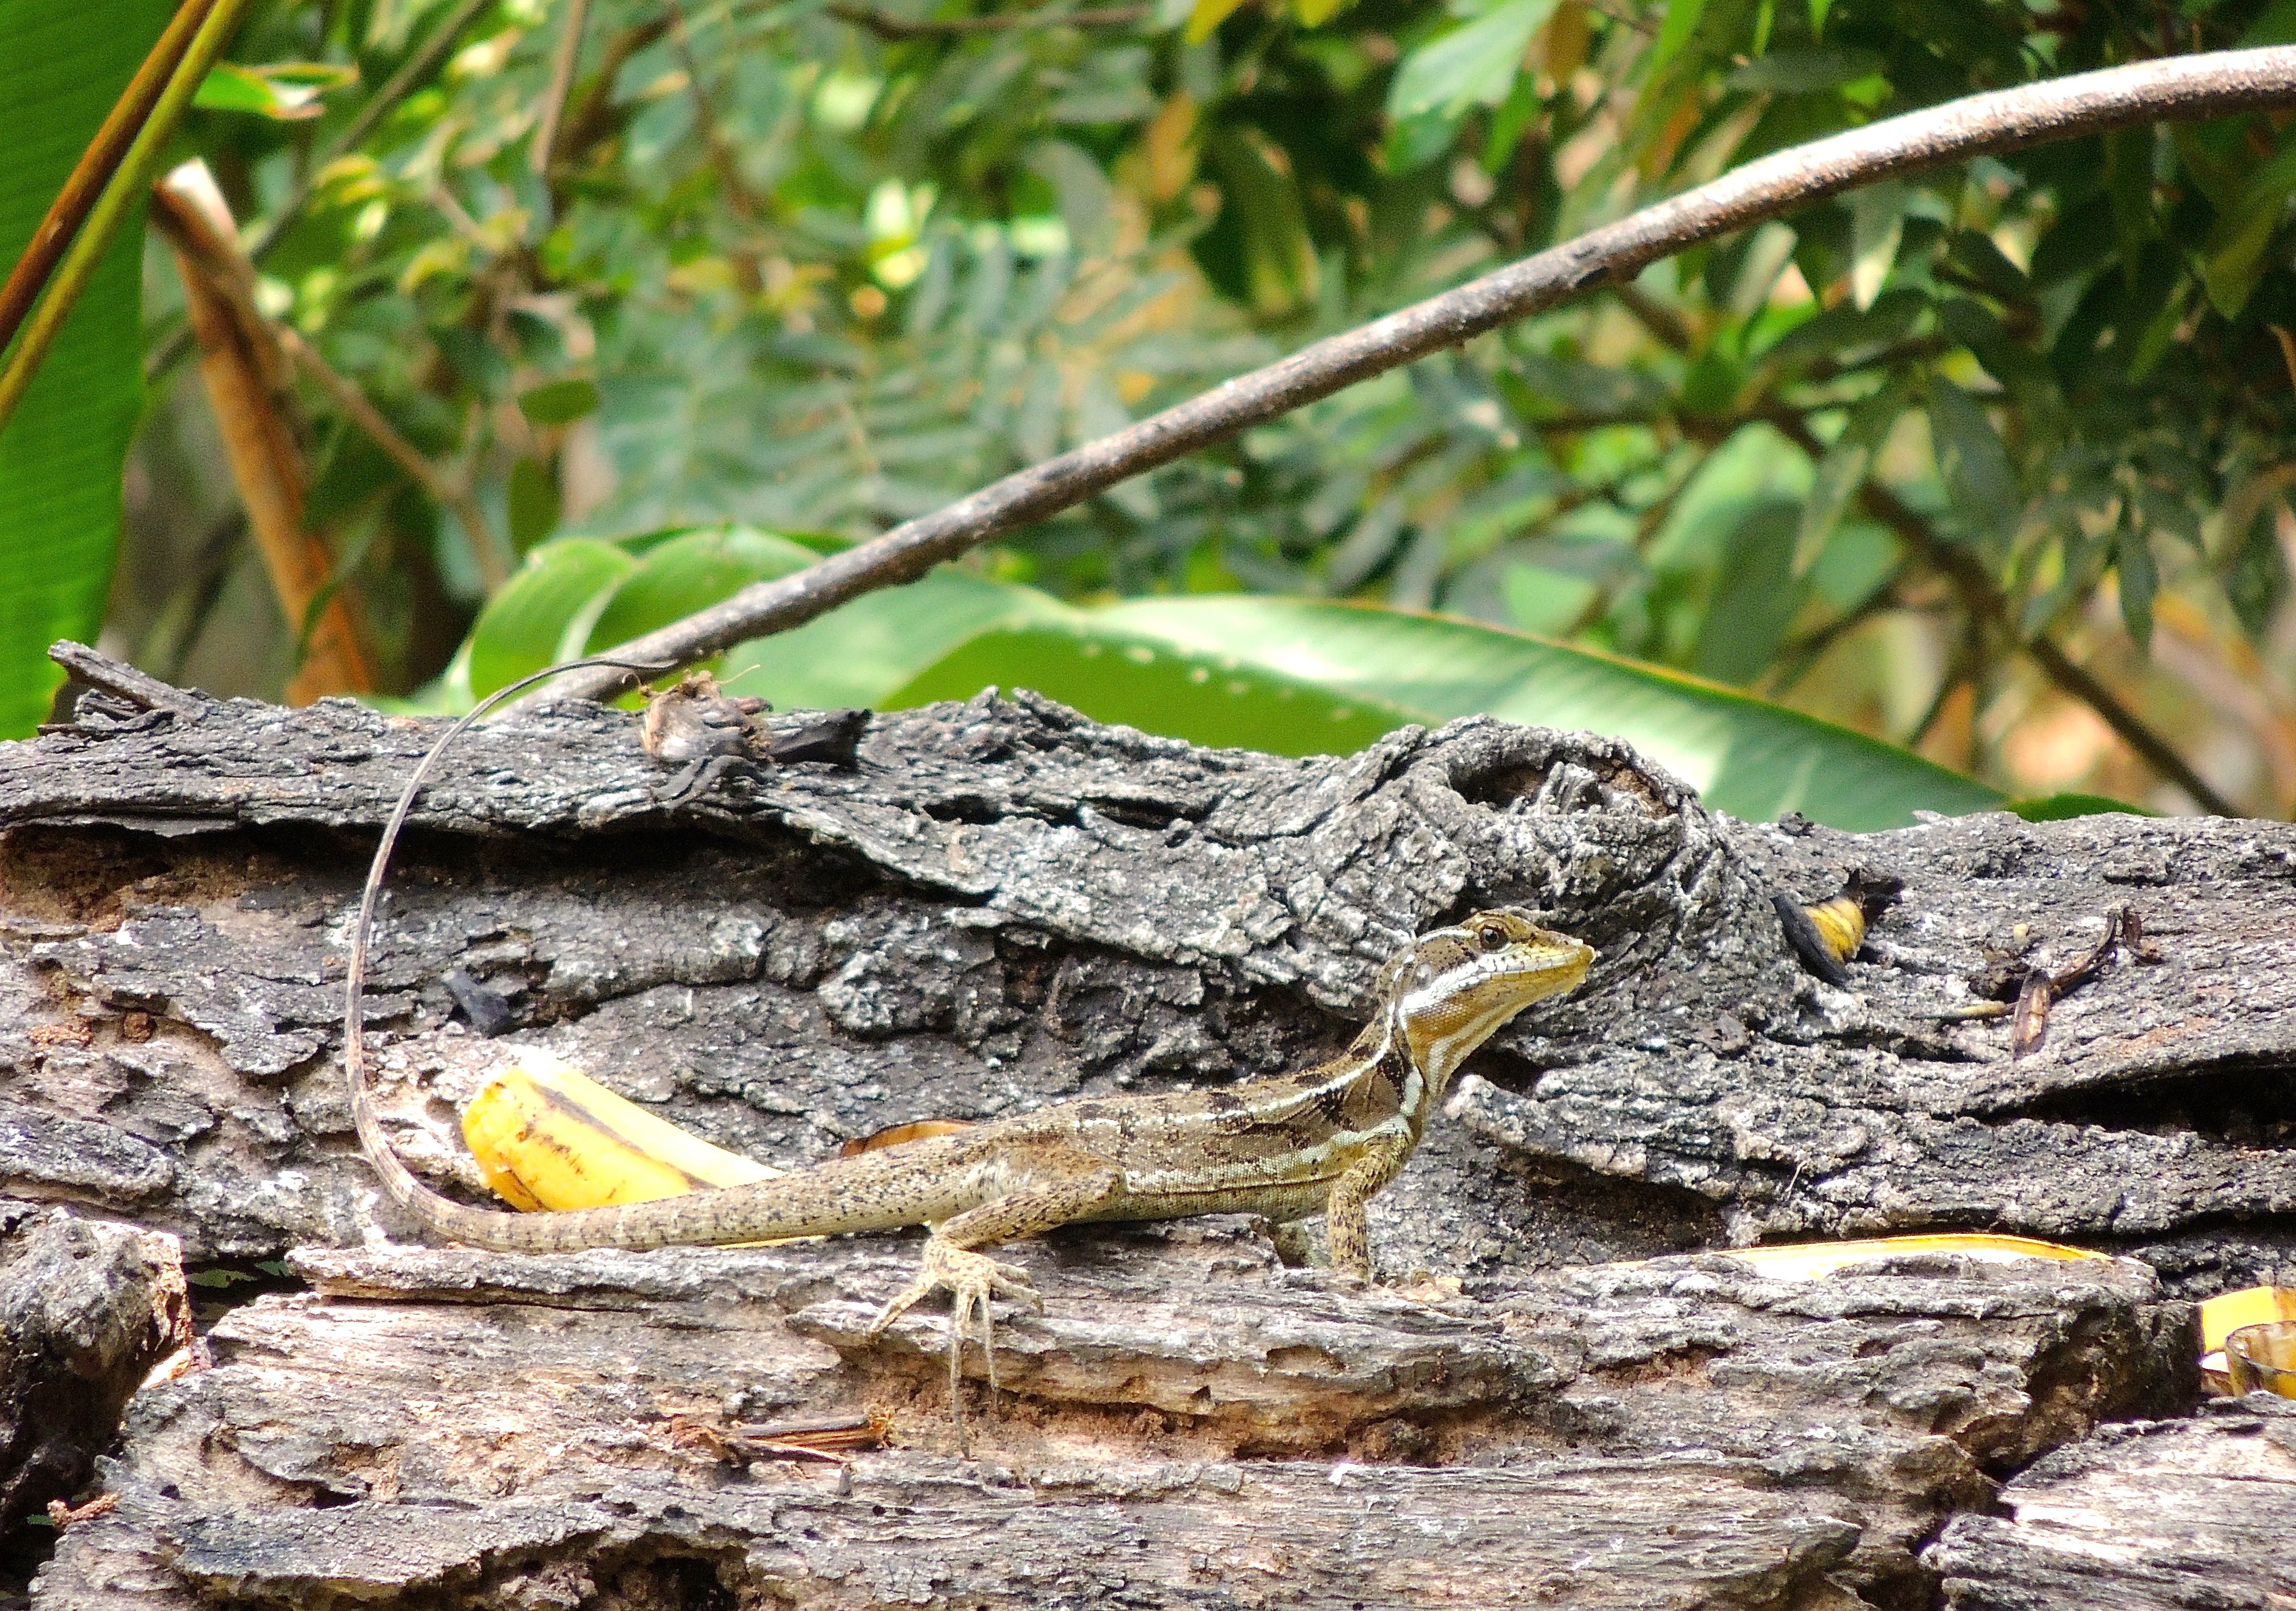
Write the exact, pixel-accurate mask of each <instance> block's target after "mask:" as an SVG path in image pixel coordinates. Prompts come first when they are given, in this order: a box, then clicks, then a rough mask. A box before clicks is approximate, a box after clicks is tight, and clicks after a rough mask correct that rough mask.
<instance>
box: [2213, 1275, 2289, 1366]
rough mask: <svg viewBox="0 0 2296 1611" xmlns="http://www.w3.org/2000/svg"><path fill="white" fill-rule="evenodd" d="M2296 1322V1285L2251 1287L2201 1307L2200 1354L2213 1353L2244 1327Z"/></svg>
mask: <svg viewBox="0 0 2296 1611" xmlns="http://www.w3.org/2000/svg"><path fill="white" fill-rule="evenodd" d="M2274 1320H2296V1286H2249V1287H2243V1289H2242V1290H2240V1291H2239V1292H2227V1293H2223V1294H2220V1295H2218V1296H2216V1297H2213V1298H2210V1299H2208V1300H2207V1301H2206V1302H2204V1303H2202V1305H2201V1352H2202V1353H2204V1354H2208V1353H2214V1352H2217V1351H2218V1349H2220V1348H2222V1347H2223V1346H2224V1344H2225V1339H2226V1337H2228V1336H2231V1335H2232V1334H2233V1333H2234V1332H2235V1331H2238V1330H2239V1329H2240V1328H2241V1327H2243V1326H2263V1325H2267V1324H2269V1323H2270V1322H2271V1321H2274Z"/></svg>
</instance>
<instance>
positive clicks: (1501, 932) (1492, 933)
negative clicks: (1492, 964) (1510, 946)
mask: <svg viewBox="0 0 2296 1611" xmlns="http://www.w3.org/2000/svg"><path fill="white" fill-rule="evenodd" d="M1475 938H1476V939H1478V940H1480V941H1482V942H1483V949H1485V950H1487V951H1495V950H1497V949H1499V948H1500V947H1501V946H1503V945H1505V943H1506V941H1507V937H1506V931H1505V929H1503V928H1501V927H1500V926H1499V925H1497V924H1496V923H1487V924H1485V925H1483V926H1482V929H1481V931H1480V933H1477V934H1476V936H1475Z"/></svg>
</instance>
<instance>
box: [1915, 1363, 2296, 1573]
mask: <svg viewBox="0 0 2296 1611" xmlns="http://www.w3.org/2000/svg"><path fill="white" fill-rule="evenodd" d="M2292 1515H2296V1403H2291V1402H2290V1401H2288V1400H2286V1399H2277V1398H2274V1397H2272V1396H2270V1395H2269V1394H2267V1393H2251V1395H2250V1396H2248V1397H2247V1398H2245V1399H2218V1400H2217V1401H2214V1402H2213V1403H2211V1404H2210V1405H2208V1406H2207V1408H2206V1409H2205V1410H2204V1411H2203V1412H2202V1415H2201V1416H2200V1417H2199V1418H2197V1419H2194V1420H2185V1421H2171V1422H2161V1423H2156V1424H2153V1425H2138V1426H2115V1427H2111V1428H2108V1429H2106V1430H2105V1431H2103V1433H2101V1434H2099V1435H2098V1436H2097V1437H2096V1438H2095V1439H2094V1440H2092V1441H2090V1442H2088V1443H2083V1444H2080V1445H2079V1446H2078V1447H2076V1448H2071V1449H2067V1450H2064V1451H2060V1452H2059V1453H2056V1454H2054V1455H2051V1456H2050V1457H2049V1458H2048V1459H2045V1460H2042V1461H2041V1462H2039V1463H2038V1465H2036V1466H2034V1467H2032V1468H2031V1469H2030V1470H2028V1471H2025V1472H2023V1473H2021V1474H2020V1475H2018V1477H2017V1478H2016V1480H2015V1481H2013V1482H2012V1483H2011V1484H2009V1485H2008V1486H2007V1487H2006V1488H2005V1489H2004V1490H2003V1492H2002V1494H2001V1503H2000V1506H1999V1508H1998V1513H1997V1514H1996V1515H1991V1516H1961V1517H1958V1518H1956V1520H1955V1521H1954V1523H1953V1524H1952V1525H1950V1526H1948V1528H1947V1529H1946V1531H1945V1535H1944V1536H1943V1537H1942V1538H1940V1539H1939V1541H1938V1542H1937V1544H1936V1545H1935V1546H1934V1547H1933V1548H1931V1549H1930V1550H1929V1551H1928V1554H1927V1557H1926V1561H1927V1564H1928V1565H1929V1566H1931V1568H1932V1569H1933V1570H1934V1571H1936V1572H1937V1573H1938V1574H1940V1576H1941V1577H1942V1579H1943V1583H1944V1590H1945V1603H1946V1605H1947V1606H1948V1607H1951V1608H1952V1611H2036V1608H2038V1607H2052V1606H2081V1607H2095V1611H2184V1608H2186V1607H2192V1608H2194V1611H2197V1608H2199V1607H2209V1608H2210V1611H2278V1608H2279V1607H2284V1606H2289V1605H2296V1526H2292V1525H2290V1518H2291V1516H2292Z"/></svg>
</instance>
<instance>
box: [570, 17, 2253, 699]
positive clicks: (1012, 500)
mask: <svg viewBox="0 0 2296 1611" xmlns="http://www.w3.org/2000/svg"><path fill="white" fill-rule="evenodd" d="M2290 104H2296V46H2274V47H2271V48H2267V49H2262V50H2247V51H2225V52H2219V53H2215V54H2210V55H2200V56H2185V57H2179V58H2175V59H2172V60H2167V61H2156V62H2141V63H2137V64H2134V65H2131V66H2127V67H2118V68H2112V69H2108V70H2104V71H2102V72H2094V73H2081V74H2076V75H2074V76H2071V77H2069V78H2058V79H2054V80H2051V81H2049V82H2047V83H2043V84H2033V85H2027V86H2022V87H2021V88H2017V89H2010V90H2000V91H1996V92H1994V93H1992V94H1989V95H1972V96H1970V97H1968V98H1966V99H1964V100H1960V101H1955V102H1951V103H1948V104H1946V105H1943V106H1936V107H1931V108H1928V109H1926V110H1924V111H1916V112H1909V113H1907V114H1906V115H1905V116H1903V117H1898V118H1892V119H1888V120H1887V121H1884V122H1881V123H1875V124H1871V125H1868V126H1867V127H1864V128H1858V129H1853V130H1850V131H1849V132H1847V133H1844V134H1840V135H1835V136H1831V137H1830V138H1827V139H1824V140H1819V141H1815V142H1813V143H1811V144H1808V145H1804V146H1799V147H1796V148H1794V149H1792V150H1790V151H1784V152H1776V153H1775V154H1773V155H1771V156H1768V157H1765V158H1763V159H1761V160H1758V161H1754V162H1750V163H1748V164H1747V165H1746V166H1745V167H1743V168H1739V169H1737V170H1736V171H1735V172H1733V173H1729V174H1726V175H1725V176H1723V177H1721V178H1719V179H1717V180H1715V181H1714V182H1713V183H1711V184H1709V185H1700V186H1699V187H1698V188H1696V189H1694V190H1691V191H1687V192H1685V193H1683V194H1681V195H1678V196H1676V197H1673V198H1672V199H1670V200H1669V201H1662V202H1660V203H1659V204H1658V205H1656V206H1654V207H1650V208H1645V209H1644V210H1642V211H1640V212H1637V213H1635V214H1633V215H1632V216H1631V217H1628V218H1622V219H1620V221H1619V222H1617V223H1615V224H1611V225H1607V226H1603V228H1600V229H1596V230H1593V231H1590V232H1589V233H1587V234H1584V235H1581V236H1580V237H1579V239H1577V240H1575V241H1571V242H1567V243H1565V244H1563V245H1561V246H1557V247H1554V248H1551V249H1549V250H1548V251H1542V252H1539V253H1538V254H1537V255H1536V256H1533V257H1530V258H1526V259H1522V260H1521V261H1520V262H1517V263H1513V264H1510V265H1508V266H1507V267H1504V268H1501V269H1498V270H1497V271H1496V272H1494V273H1492V274H1488V275H1484V276H1483V277H1482V278H1480V279H1478V280H1474V281H1472V282H1470V283H1469V284H1465V285H1463V286H1461V287H1459V288H1458V289H1457V290H1456V291H1451V292H1445V293H1444V294H1443V295H1441V296H1438V297H1433V298H1431V299H1429V300H1426V301H1424V302H1420V303H1417V304H1415V306H1413V307H1410V308H1404V309H1402V310H1401V311H1399V312H1397V313H1393V314H1390V315H1389V316H1386V317H1385V318H1382V319H1375V320H1374V321H1373V322H1371V323H1370V324H1368V325H1360V326H1358V327H1357V328H1356V329H1354V330H1350V331H1348V332H1346V333H1342V334H1340V335H1335V336H1332V337H1328V338H1326V339H1325V340H1324V341H1317V342H1316V343H1314V344H1313V345H1312V346H1309V347H1307V348H1305V349H1301V350H1300V351H1299V352H1296V353H1294V354H1292V356H1291V357H1290V358H1284V359H1283V360H1281V361H1279V362H1277V363H1275V364H1272V365H1269V366H1267V367H1266V368H1264V369H1259V370H1255V371H1253V372H1252V373H1251V374H1246V375H1242V376H1239V377H1238V378H1236V379H1234V380H1232V381H1229V382H1226V383H1225V384H1223V385H1220V386H1218V387H1215V388H1213V389H1212V390H1210V391H1208V392H1204V393H1202V394H1201V395H1200V396H1197V397H1195V398H1193V399H1189V400H1188V401H1186V402H1185V403H1181V404H1179V405H1177V407H1171V408H1168V409H1166V410H1164V412H1162V413H1161V414H1158V415H1152V416H1151V417H1149V418H1147V419H1144V420H1142V421H1139V422H1138V423H1135V424H1132V425H1129V426H1127V427H1126V428H1125V429H1124V430H1122V431H1119V432H1115V433H1114V434H1112V435H1110V436H1106V437H1103V438H1102V439H1101V440H1098V441H1095V442H1089V443H1087V444H1086V445H1085V446H1083V447H1081V448H1074V449H1072V450H1071V451H1070V452H1067V453H1063V454H1061V455H1059V456H1056V457H1054V458H1052V459H1048V460H1046V462H1045V463H1043V464H1037V465H1034V466H1032V467H1030V468H1029V469H1026V470H1022V471H1019V472H1016V473H1013V474H1012V475H1008V476H1006V477H1005V478H1004V479H1003V480H1001V481H996V482H994V483H992V484H991V485H989V486H988V487H986V488H983V489H981V490H980V491H978V492H975V493H973V494H972V495H971V496H970V497H964V498H960V499H958V500H957V501H956V502H955V503H953V504H950V505H947V506H945V507H943V508H941V509H939V510H936V511H935V512H933V513H932V514H926V515H922V516H920V517H919V518H917V519H915V520H912V521H907V522H903V523H902V524H901V525H899V526H897V527H895V528H894V529H893V530H890V531H888V532H886V533H885V534H884V535H883V536H881V537H879V538H875V539H873V541H870V542H866V543H863V544H860V545H858V546H857V547H853V548H849V549H848V550H846V551H845V552H844V553H841V554H836V555H830V556H828V557H827V558H825V559H824V560H822V561H821V562H820V563H817V564H815V565H811V566H809V567H808V568H807V569H805V570H803V571H798V572H797V573H795V574H794V575H791V576H788V577H784V578H782V579H777V580H774V581H768V582H761V583H758V584H756V585H754V586H751V587H749V588H743V589H742V591H741V592H739V593H737V594H735V595H734V596H732V597H731V598H728V599H726V600H725V601H724V602H723V603H720V604H715V605H712V606H711V607H710V608H709V609H707V610H702V611H699V612H696V613H694V614H693V615H690V616H687V617H686V618H685V619H684V620H683V621H676V622H673V623H672V624H671V625H669V626H668V627H664V628H662V629H660V630H658V631H654V632H650V633H647V634H646V635H645V636H644V637H640V638H637V639H635V640H633V642H632V643H630V644H628V645H623V650H624V652H626V653H628V654H629V655H631V656H633V657H635V658H640V659H646V660H665V659H674V660H676V661H678V662H681V663H686V662H693V661H695V660H698V659H700V658H701V657H702V656H703V655H705V654H709V653H716V652H717V651H718V650H721V649H725V648H728V647H730V646H731V645H734V644H736V643H739V642H741V641H742V639H744V638H749V637H760V636H763V635H765V634H767V633H771V632H778V631H782V630H784V629H787V628H790V627H794V626H797V625H799V623H800V622H803V621H810V620H812V619H813V618H814V617H815V616H816V615H819V614H821V613H823V612H825V611H828V610H831V609H833V608H835V607H836V606H837V605H839V604H843V603H844V602H845V601H846V600H848V599H849V598H854V597H857V596H860V595H861V594H864V593H866V592H869V591H871V590H872V589H873V588H883V587H890V586H892V585H894V584H896V583H899V582H906V581H914V579H916V578H918V577H920V576H922V575H923V574H924V573H925V572H926V571H929V570H931V568H932V567H933V566H934V565H936V564H939V563H941V562H942V561H944V560H947V559H953V558H955V556H956V555H960V554H963V553H964V552H965V551H967V550H968V549H971V548H973V547H978V546H979V545H980V544H981V543H984V542H987V541H988V539H990V538H995V537H998V536H1001V535H1003V534H1004V533H1005V532H1008V531H1012V530H1017V529H1019V528H1021V527H1022V526H1026V525H1029V524H1032V523H1034V522H1038V521H1042V520H1045V519H1046V518H1047V517H1049V516H1051V515H1054V514H1058V513H1060V512H1061V511H1062V510H1063V509H1068V508H1071V507H1073V506H1075V505H1078V504H1080V503H1082V502H1084V501H1085V500H1086V499H1087V498H1089V497H1093V496H1095V494H1097V493H1100V492H1103V491H1105V490H1107V489H1109V488H1111V487H1112V486H1115V485H1116V484H1117V483H1119V482H1120V481H1128V480H1129V479H1130V478H1131V477H1133V476H1136V475H1139V474H1142V473H1145V472H1147V471H1150V470H1153V469H1155V468H1157V467H1158V466H1159V465H1162V464H1169V463H1171V462H1172V461H1173V460H1174V459H1177V458H1179V457H1181V456H1184V455H1185V454H1189V453H1193V452H1194V451H1196V450H1197V449H1198V448H1204V447H1208V446H1210V444H1212V443H1214V442H1218V441H1221V440H1226V438H1228V437H1231V436H1234V435H1235V434H1236V433H1237V432H1241V431H1243V430H1245V429H1248V428H1249V427H1251V426H1253V425H1257V424H1260V423H1265V422H1267V421H1268V420H1272V419H1275V418H1277V417H1278V416H1280V415H1284V414H1287V413H1289V412H1291V411H1292V410H1293V409H1295V408H1299V407H1303V406H1305V405H1307V404H1308V403H1312V402H1314V401H1316V400H1317V399H1321V398H1325V397H1329V396H1330V395H1332V393H1333V392H1335V391H1338V390H1341V389H1342V388H1343V387H1346V386H1349V385H1352V384H1354V383H1355V382H1357V381H1361V380H1365V379H1368V378H1369V377H1370V376H1372V375H1374V374H1382V373H1383V372H1385V371H1387V370H1390V369H1393V368H1396V367H1398V366H1401V365H1404V364H1407V363H1410V362H1411V361H1412V360H1414V359H1415V358H1424V357H1426V356H1427V355H1428V354H1430V353H1432V352H1436V351H1439V350H1441V349H1443V348H1446V347H1456V346H1459V345H1461V344H1462V343H1464V342H1466V341H1470V340H1472V339H1473V338H1474V337H1476V336H1479V335H1481V334H1483V333H1486V332H1488V331H1491V330H1495V329H1497V328H1498V327H1500V326H1501V325H1507V324H1511V323H1513V322H1514V321H1516V320H1519V319H1522V318H1526V317H1529V316H1531V315H1533V314H1537V313H1540V312H1544V311H1545V310H1546V309H1547V308H1552V307H1554V306H1556V305H1557V304H1558V303H1561V302H1562V301H1564V300H1568V299H1569V298H1570V297H1573V296H1576V295H1578V294H1579V293H1581V292H1586V291H1588V290H1590V289H1592V288H1594V287H1595V286H1597V285H1603V284H1618V283H1620V282H1621V281H1625V280H1629V279H1631V278H1632V277H1633V276H1634V275H1636V274H1637V273H1639V272H1640V271H1641V270H1642V269H1643V268H1644V267H1646V266H1647V265H1649V264H1651V263H1653V262H1655V261H1657V260H1658V259H1661V258H1664V257H1667V256H1669V255H1670V254H1672V253H1674V252H1677V251H1682V250H1683V249H1684V248H1685V247H1687V246H1690V245H1693V244H1695V243H1696V242H1700V241H1706V240H1712V239H1714V238H1716V237H1717V236H1719V235H1725V234H1731V233H1733V232H1734V231H1737V230H1740V229H1743V228H1745V227H1747V226H1750V225H1753V224H1759V223H1760V222H1762V221H1764V220H1765V219H1768V218H1777V217H1780V216H1782V215H1784V214H1786V213H1791V212H1793V211H1796V210H1800V209H1801V208H1804V207H1807V206H1808V205H1809V204H1810V203H1811V202H1813V201H1819V200H1822V199H1824V198H1825V197H1828V196H1833V195H1839V194H1841V193H1843V192H1845V191H1849V190H1852V189H1855V188H1856V187H1857V186H1858V185H1866V184H1871V183H1873V182H1874V181H1875V180H1878V179H1882V178H1887V177H1891V176H1893V175H1898V174H1906V173H1913V172H1916V171H1919V170H1921V169H1923V168H1935V167H1938V166H1940V165H1942V164H1944V163H1948V162H1956V161H1963V160H1967V159H1969V158H1971V157H1975V156H1982V155H1986V154H1989V153H1993V152H2005V151H2013V150H2017V149H2020V148H2021V147H2024V146H2028V145H2034V144H2041V143H2044V142H2046V141H2051V140H2062V139H2069V138H2071V137H2072V136H2077V135H2087V134H2095V133H2099V132H2102V131H2103V130H2105V129H2110V128H2119V127H2125V126H2127V125H2129V124H2132V123H2142V122H2148V121H2151V120H2153V119H2194V118H2212V117H2221V116H2223V115H2225V114H2226V113H2228V112H2234V111H2243V110H2249V109H2254V108H2261V107H2268V106H2285V105H2290ZM612 686H614V685H613V683H612V681H611V678H605V677H603V676H599V675H594V674H591V675H570V676H567V677H563V678H559V679H557V680H556V681H555V682H553V683H552V684H550V685H548V686H545V688H543V689H541V690H538V691H537V694H536V695H530V696H529V702H530V703H538V702H539V700H541V699H544V698H551V697H557V698H563V697H566V696H569V695H576V696H589V697H594V696H595V695H601V694H603V693H605V692H607V691H608V690H609V689H610V688H611V687H612Z"/></svg>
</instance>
